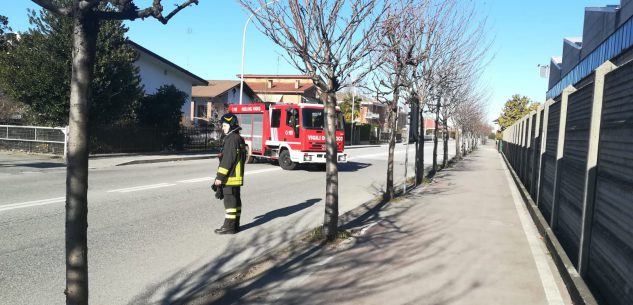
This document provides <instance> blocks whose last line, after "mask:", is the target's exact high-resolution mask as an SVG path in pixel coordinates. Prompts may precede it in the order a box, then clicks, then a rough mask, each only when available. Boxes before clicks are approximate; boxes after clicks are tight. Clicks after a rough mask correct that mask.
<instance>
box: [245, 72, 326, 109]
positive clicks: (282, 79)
mask: <svg viewBox="0 0 633 305" xmlns="http://www.w3.org/2000/svg"><path fill="white" fill-rule="evenodd" d="M237 77H238V78H239V77H240V75H237ZM244 82H245V83H247V84H248V86H249V87H250V88H251V89H252V90H253V92H255V94H256V95H257V97H258V98H259V99H260V100H261V101H263V102H270V103H292V104H297V103H301V102H305V101H306V100H315V99H317V88H316V86H315V85H314V83H313V82H312V78H311V77H310V76H308V75H268V74H244Z"/></svg>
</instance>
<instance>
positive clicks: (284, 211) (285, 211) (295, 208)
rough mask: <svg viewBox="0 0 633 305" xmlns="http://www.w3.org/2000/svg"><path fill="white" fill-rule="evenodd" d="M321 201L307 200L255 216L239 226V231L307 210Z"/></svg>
mask: <svg viewBox="0 0 633 305" xmlns="http://www.w3.org/2000/svg"><path fill="white" fill-rule="evenodd" d="M319 201H321V199H317V198H314V199H308V200H306V201H304V202H301V203H298V204H295V205H292V206H288V207H285V208H281V209H277V210H274V211H270V212H268V213H266V214H264V215H259V216H255V218H254V219H255V220H254V221H253V222H251V223H248V224H245V225H242V226H240V230H241V231H246V230H248V229H250V228H254V227H256V226H259V225H261V224H264V223H267V222H269V221H271V220H273V219H275V218H280V217H286V216H289V215H292V214H294V213H296V212H299V211H301V210H303V209H306V208H309V207H311V206H313V205H314V204H316V203H317V202H319Z"/></svg>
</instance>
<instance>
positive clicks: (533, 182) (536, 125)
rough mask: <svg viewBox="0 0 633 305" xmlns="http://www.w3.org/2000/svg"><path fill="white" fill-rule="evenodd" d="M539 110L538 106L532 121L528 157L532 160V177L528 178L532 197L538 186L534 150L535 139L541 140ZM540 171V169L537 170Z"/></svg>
mask: <svg viewBox="0 0 633 305" xmlns="http://www.w3.org/2000/svg"><path fill="white" fill-rule="evenodd" d="M541 109H543V106H539V107H538V108H536V113H535V114H536V116H535V118H536V120H535V121H534V137H533V138H532V144H533V145H532V146H533V147H532V155H531V156H530V158H531V159H532V175H531V176H530V177H529V178H528V179H530V185H531V186H532V187H531V188H532V189H531V190H530V193H531V194H532V196H535V194H536V190H537V189H538V185H536V181H537V176H538V175H537V174H536V169H537V167H538V166H539V164H538V162H536V158H537V157H538V156H537V155H536V154H537V149H536V138H540V139H542V136H541V135H539V132H541V130H540V128H539V127H540V124H541ZM539 170H540V169H539Z"/></svg>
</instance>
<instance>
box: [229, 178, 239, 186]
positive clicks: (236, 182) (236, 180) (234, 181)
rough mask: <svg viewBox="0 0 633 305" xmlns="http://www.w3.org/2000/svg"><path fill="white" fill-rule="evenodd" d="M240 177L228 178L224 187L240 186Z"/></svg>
mask: <svg viewBox="0 0 633 305" xmlns="http://www.w3.org/2000/svg"><path fill="white" fill-rule="evenodd" d="M242 182H243V180H242V177H229V179H228V180H227V181H226V185H227V186H234V185H235V186H240V185H242Z"/></svg>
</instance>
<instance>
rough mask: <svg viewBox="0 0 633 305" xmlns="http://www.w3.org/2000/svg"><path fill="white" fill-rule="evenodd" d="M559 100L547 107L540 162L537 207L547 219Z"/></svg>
mask: <svg viewBox="0 0 633 305" xmlns="http://www.w3.org/2000/svg"><path fill="white" fill-rule="evenodd" d="M560 106H561V104H560V102H558V103H555V104H552V105H551V106H550V107H549V119H548V122H547V137H546V139H545V141H546V144H545V145H546V146H545V153H544V154H543V161H542V164H541V191H540V193H539V197H540V198H539V209H540V210H541V213H542V214H543V216H544V217H545V219H546V220H549V219H550V217H551V215H552V199H553V198H552V197H553V196H554V174H555V172H556V149H557V145H558V127H559V120H560Z"/></svg>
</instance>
